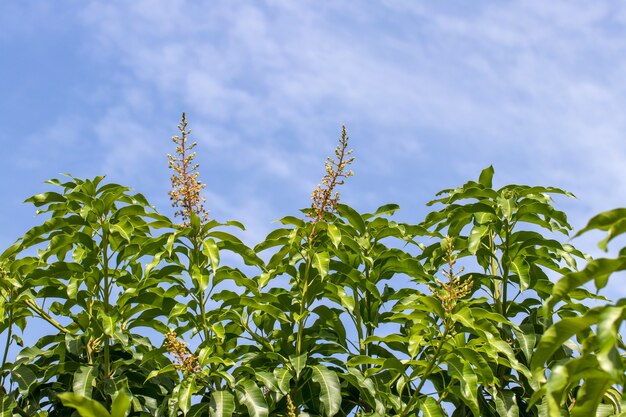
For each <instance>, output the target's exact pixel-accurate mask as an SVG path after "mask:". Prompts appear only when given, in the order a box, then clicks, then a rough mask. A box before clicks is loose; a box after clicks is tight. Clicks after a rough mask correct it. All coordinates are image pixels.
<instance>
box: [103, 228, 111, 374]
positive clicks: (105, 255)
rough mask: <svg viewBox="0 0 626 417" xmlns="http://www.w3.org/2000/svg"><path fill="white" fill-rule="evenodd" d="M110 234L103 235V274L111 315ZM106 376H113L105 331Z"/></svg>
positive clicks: (106, 301) (105, 310) (105, 307)
mask: <svg viewBox="0 0 626 417" xmlns="http://www.w3.org/2000/svg"><path fill="white" fill-rule="evenodd" d="M108 237H109V234H108V232H104V233H103V235H102V275H103V279H104V314H105V315H106V316H107V317H108V315H109V296H110V294H109V293H110V291H111V289H110V288H109V285H110V283H109V239H108ZM103 339H104V340H103V341H104V377H105V378H109V377H111V352H110V346H109V335H107V334H106V332H105V333H104V336H103Z"/></svg>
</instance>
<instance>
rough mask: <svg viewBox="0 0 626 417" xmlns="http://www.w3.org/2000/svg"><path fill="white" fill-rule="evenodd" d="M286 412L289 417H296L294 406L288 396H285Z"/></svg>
mask: <svg viewBox="0 0 626 417" xmlns="http://www.w3.org/2000/svg"><path fill="white" fill-rule="evenodd" d="M287 412H288V414H287V415H288V416H289V417H297V414H296V406H295V405H294V404H293V400H292V399H291V395H290V394H287Z"/></svg>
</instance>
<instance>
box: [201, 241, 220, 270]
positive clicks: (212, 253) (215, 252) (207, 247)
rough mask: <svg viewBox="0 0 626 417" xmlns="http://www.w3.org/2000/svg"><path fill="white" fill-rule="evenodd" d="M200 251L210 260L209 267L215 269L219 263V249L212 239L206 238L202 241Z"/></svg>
mask: <svg viewBox="0 0 626 417" xmlns="http://www.w3.org/2000/svg"><path fill="white" fill-rule="evenodd" d="M202 253H204V254H205V255H206V257H207V258H209V259H210V261H211V268H213V271H216V270H217V268H218V267H219V265H220V251H219V249H218V247H217V244H216V243H215V241H214V240H213V239H207V240H205V241H203V242H202Z"/></svg>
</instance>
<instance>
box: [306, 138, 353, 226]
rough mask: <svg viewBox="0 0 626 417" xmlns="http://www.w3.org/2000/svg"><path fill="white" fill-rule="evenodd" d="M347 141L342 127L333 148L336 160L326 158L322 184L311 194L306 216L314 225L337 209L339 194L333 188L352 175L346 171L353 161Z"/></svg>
mask: <svg viewBox="0 0 626 417" xmlns="http://www.w3.org/2000/svg"><path fill="white" fill-rule="evenodd" d="M348 139H349V138H348V134H347V132H346V127H345V126H342V128H341V139H339V145H337V147H336V148H335V157H336V160H334V159H332V158H330V157H328V158H327V160H326V164H325V165H326V174H325V175H324V177H323V178H322V183H321V184H318V185H317V187H316V188H315V190H313V194H311V199H312V200H313V203H312V204H311V208H312V209H313V210H312V212H311V213H309V214H308V216H309V217H312V218H313V222H314V223H317V222H318V221H320V220H324V218H325V217H326V214H328V213H332V212H334V211H335V210H336V209H337V204H338V203H339V193H338V192H336V191H335V187H336V186H338V185H341V184H343V183H344V181H345V179H346V178H348V177H351V176H353V175H354V173H353V172H352V171H346V168H347V167H348V165H350V164H351V163H352V161H354V157H352V156H350V154H352V150H348Z"/></svg>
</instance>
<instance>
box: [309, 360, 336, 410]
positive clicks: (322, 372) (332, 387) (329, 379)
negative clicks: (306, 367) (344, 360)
mask: <svg viewBox="0 0 626 417" xmlns="http://www.w3.org/2000/svg"><path fill="white" fill-rule="evenodd" d="M311 369H312V370H313V376H312V377H311V379H312V381H313V382H315V383H317V384H319V386H320V401H321V402H322V405H323V406H324V415H325V416H328V417H332V416H334V415H335V414H337V413H338V412H339V409H340V407H341V385H340V384H339V378H338V377H337V374H336V373H335V372H333V371H331V370H330V369H328V368H326V367H325V366H323V365H315V366H312V367H311Z"/></svg>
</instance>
